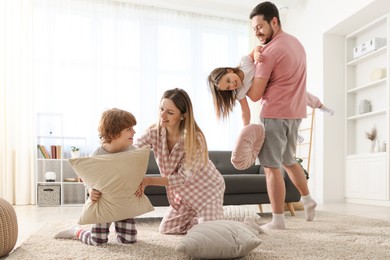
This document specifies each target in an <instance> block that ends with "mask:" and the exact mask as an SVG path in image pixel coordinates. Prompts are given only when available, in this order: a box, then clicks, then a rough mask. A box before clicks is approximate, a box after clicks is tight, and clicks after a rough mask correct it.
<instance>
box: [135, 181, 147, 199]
mask: <svg viewBox="0 0 390 260" xmlns="http://www.w3.org/2000/svg"><path fill="white" fill-rule="evenodd" d="M148 185H149V178H148V177H144V178H143V179H142V182H141V184H140V185H139V186H138V189H137V190H136V192H135V196H136V197H141V195H142V194H144V191H145V187H146V186H148Z"/></svg>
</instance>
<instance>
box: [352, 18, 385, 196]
mask: <svg viewBox="0 0 390 260" xmlns="http://www.w3.org/2000/svg"><path fill="white" fill-rule="evenodd" d="M389 24H390V21H389V15H384V16H382V17H380V18H378V19H376V20H374V21H371V22H370V23H367V24H366V25H365V26H363V27H361V28H359V29H358V30H356V31H354V32H351V33H350V34H348V35H347V36H346V37H345V110H346V111H345V115H346V117H345V138H346V141H345V151H346V153H345V154H346V158H345V159H346V162H345V170H346V173H345V197H346V198H351V199H363V200H379V201H380V200H382V201H388V200H389V186H390V183H389V168H388V162H389V151H388V150H389V148H388V142H389V137H390V129H389V121H390V120H389V119H390V116H389V115H390V114H389V112H390V110H389V108H390V104H389V102H390V94H389V75H390V73H389V68H390V58H389V57H390V56H389V49H390V48H389V41H390V36H389V35H390V29H389V28H390V26H389ZM375 37H376V38H382V39H386V45H385V46H381V47H378V48H376V49H375V50H373V51H370V52H367V53H365V54H363V55H361V56H358V57H355V58H354V57H353V52H354V48H355V46H358V45H360V44H361V43H364V42H367V41H370V40H372V39H374V38H375ZM364 100H366V101H368V103H369V104H370V105H369V106H365V108H364V107H363V104H362V103H363V102H364ZM374 127H375V129H376V130H377V141H376V145H377V146H379V147H377V148H376V149H375V150H374V152H372V151H371V146H372V142H371V141H370V140H369V139H368V138H367V137H366V133H367V132H368V133H370V132H371V131H372V129H373V128H374ZM385 146H386V149H385Z"/></svg>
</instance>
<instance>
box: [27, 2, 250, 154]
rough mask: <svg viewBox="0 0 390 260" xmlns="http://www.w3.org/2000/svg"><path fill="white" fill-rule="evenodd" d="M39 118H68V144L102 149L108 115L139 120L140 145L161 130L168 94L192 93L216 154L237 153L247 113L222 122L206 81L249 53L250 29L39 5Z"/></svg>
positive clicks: (209, 20) (139, 12)
mask: <svg viewBox="0 0 390 260" xmlns="http://www.w3.org/2000/svg"><path fill="white" fill-rule="evenodd" d="M33 2H34V22H33V25H34V27H33V29H34V30H33V31H34V44H33V46H34V86H35V88H36V92H35V93H36V96H35V100H36V101H37V102H36V105H37V110H36V111H37V112H38V113H41V112H51V113H60V114H62V115H63V132H64V134H65V135H66V136H87V137H88V145H89V149H90V150H93V149H94V148H95V147H96V146H97V145H98V144H99V143H98V141H99V140H98V137H97V135H98V134H97V130H96V129H97V124H98V121H99V117H100V115H101V113H102V111H103V110H105V109H107V108H112V107H118V108H121V109H125V110H128V111H130V112H132V113H133V114H134V115H135V116H136V118H137V121H138V124H137V126H136V131H137V134H136V137H137V135H138V136H139V135H140V134H141V133H142V131H143V130H145V129H146V128H147V127H148V126H149V125H151V124H152V123H154V122H156V120H157V112H158V106H159V101H160V97H161V95H162V93H163V91H165V90H166V89H169V88H174V87H179V88H183V89H185V90H186V91H187V92H188V93H189V95H190V97H191V99H192V102H193V106H194V110H195V114H196V115H195V116H196V120H197V122H198V124H199V125H200V127H201V128H202V130H203V131H204V132H205V135H206V137H207V140H208V144H209V148H210V149H214V150H224V149H230V148H231V147H232V144H233V143H234V141H235V137H236V136H237V132H238V131H239V129H240V128H241V127H242V123H241V121H240V120H241V119H240V111H239V107H237V111H238V112H237V113H234V114H233V115H232V117H231V119H230V120H229V121H227V122H225V123H220V122H217V121H216V119H215V113H214V110H213V106H212V100H211V94H210V92H209V90H208V86H207V82H206V78H207V75H208V73H209V72H210V71H211V70H212V69H213V68H214V67H216V66H236V65H237V64H238V62H239V59H240V57H241V55H244V54H247V53H248V52H249V49H248V46H249V45H248V42H249V34H248V22H243V21H236V20H229V19H224V18H217V17H210V16H203V15H199V14H193V13H186V12H178V11H172V10H167V9H159V8H152V7H143V6H138V5H132V4H128V3H123V2H115V1H96V0H95V1H84V0H77V1H76V0H65V1H61V0H51V1H47V0H34V1H33Z"/></svg>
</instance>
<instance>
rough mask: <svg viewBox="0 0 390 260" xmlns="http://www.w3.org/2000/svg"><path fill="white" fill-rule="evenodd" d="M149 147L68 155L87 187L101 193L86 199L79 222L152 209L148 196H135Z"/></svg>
mask: <svg viewBox="0 0 390 260" xmlns="http://www.w3.org/2000/svg"><path fill="white" fill-rule="evenodd" d="M149 153H150V148H139V149H135V150H131V151H127V152H122V153H113V154H105V155H95V156H92V157H86V158H76V159H69V163H70V165H71V166H72V168H73V169H74V170H75V172H76V173H77V175H78V176H79V177H80V178H81V179H83V181H84V182H85V183H86V184H87V186H88V187H91V188H93V189H96V190H98V191H100V192H101V193H102V196H101V197H100V199H99V200H98V201H97V202H92V201H91V200H90V199H88V200H87V201H86V202H85V204H84V208H83V211H82V213H81V216H80V219H79V222H78V223H79V224H80V225H84V224H96V223H109V222H115V221H118V220H123V219H128V218H132V217H135V216H139V215H142V214H144V213H147V212H149V211H152V210H153V206H152V204H151V203H150V201H149V199H148V197H147V196H146V195H145V194H143V195H142V196H141V197H136V196H135V194H134V193H135V191H136V190H137V189H138V186H139V184H140V183H141V182H142V179H143V177H144V176H145V173H146V169H147V165H148V161H149Z"/></svg>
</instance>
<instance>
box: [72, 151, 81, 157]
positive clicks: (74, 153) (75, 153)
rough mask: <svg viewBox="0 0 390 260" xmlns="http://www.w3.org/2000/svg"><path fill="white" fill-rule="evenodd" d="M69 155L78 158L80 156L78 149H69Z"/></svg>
mask: <svg viewBox="0 0 390 260" xmlns="http://www.w3.org/2000/svg"><path fill="white" fill-rule="evenodd" d="M70 157H72V158H79V157H80V151H70Z"/></svg>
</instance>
